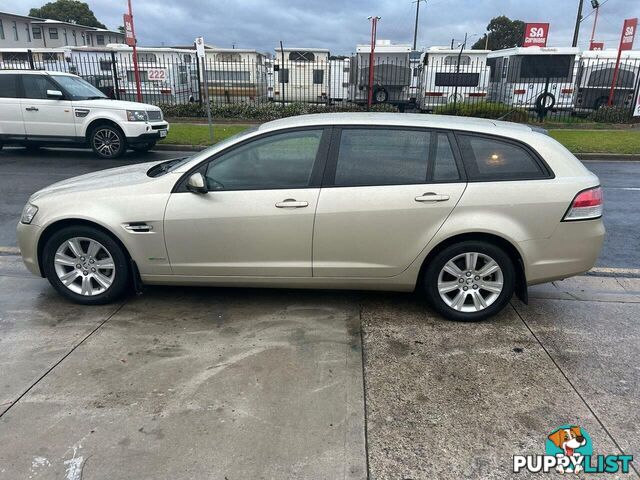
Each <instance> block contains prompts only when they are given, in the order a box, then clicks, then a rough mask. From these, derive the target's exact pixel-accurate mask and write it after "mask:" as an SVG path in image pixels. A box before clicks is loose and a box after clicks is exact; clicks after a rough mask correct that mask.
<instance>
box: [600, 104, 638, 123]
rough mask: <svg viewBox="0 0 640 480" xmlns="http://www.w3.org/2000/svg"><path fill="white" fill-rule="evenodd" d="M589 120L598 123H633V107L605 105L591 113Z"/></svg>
mask: <svg viewBox="0 0 640 480" xmlns="http://www.w3.org/2000/svg"><path fill="white" fill-rule="evenodd" d="M589 120H591V121H593V122H597V123H631V122H632V120H633V117H632V116H631V109H630V108H629V107H607V106H603V107H600V108H599V109H597V110H596V111H595V112H593V113H591V114H590V115H589Z"/></svg>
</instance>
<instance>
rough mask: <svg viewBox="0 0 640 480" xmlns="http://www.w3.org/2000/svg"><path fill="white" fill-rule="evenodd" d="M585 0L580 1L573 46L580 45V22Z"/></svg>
mask: <svg viewBox="0 0 640 480" xmlns="http://www.w3.org/2000/svg"><path fill="white" fill-rule="evenodd" d="M583 3H584V0H580V1H579V3H578V15H577V16H576V28H575V30H574V31H573V42H572V43H571V46H572V47H577V46H578V35H580V22H581V21H582V4H583Z"/></svg>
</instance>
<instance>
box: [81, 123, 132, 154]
mask: <svg viewBox="0 0 640 480" xmlns="http://www.w3.org/2000/svg"><path fill="white" fill-rule="evenodd" d="M116 142H117V143H116ZM89 146H90V147H91V149H92V150H93V152H94V153H95V154H96V155H97V156H98V157H100V158H108V159H112V158H118V157H121V156H122V155H123V154H124V153H125V152H126V151H127V139H126V137H125V136H124V134H123V133H122V131H121V130H120V129H119V128H118V127H115V126H113V125H109V124H102V125H98V126H97V127H95V128H94V129H93V130H92V131H91V133H90V134H89Z"/></svg>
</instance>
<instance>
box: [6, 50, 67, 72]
mask: <svg viewBox="0 0 640 480" xmlns="http://www.w3.org/2000/svg"><path fill="white" fill-rule="evenodd" d="M29 51H31V60H29ZM31 62H33V69H34V70H48V71H55V72H68V71H69V66H68V62H67V61H66V60H65V50H64V49H62V48H0V70H2V69H18V70H31V69H32V64H31Z"/></svg>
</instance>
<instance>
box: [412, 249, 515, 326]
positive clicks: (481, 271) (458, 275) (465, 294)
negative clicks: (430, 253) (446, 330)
mask: <svg viewBox="0 0 640 480" xmlns="http://www.w3.org/2000/svg"><path fill="white" fill-rule="evenodd" d="M515 275H516V273H515V268H514V266H513V261H512V260H511V258H510V257H509V255H508V254H507V253H506V252H505V251H504V250H502V249H501V248H500V247H498V246H496V245H494V244H492V243H489V242H485V241H475V240H470V241H464V242H460V243H456V244H454V245H450V246H449V247H446V248H445V249H443V250H442V251H441V252H439V253H438V254H436V255H435V257H434V258H433V259H431V261H430V262H429V265H428V266H427V269H426V270H425V276H424V288H425V291H426V294H427V299H428V300H429V302H430V304H431V305H432V306H433V308H434V309H435V310H437V311H438V312H439V313H440V314H442V316H444V317H446V318H448V319H450V320H458V321H463V322H475V321H480V320H484V319H486V318H488V317H490V316H492V315H495V314H496V313H498V312H499V311H500V310H502V309H503V308H504V306H505V305H506V304H507V302H508V301H509V299H510V298H511V296H512V295H513V291H514V289H515Z"/></svg>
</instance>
